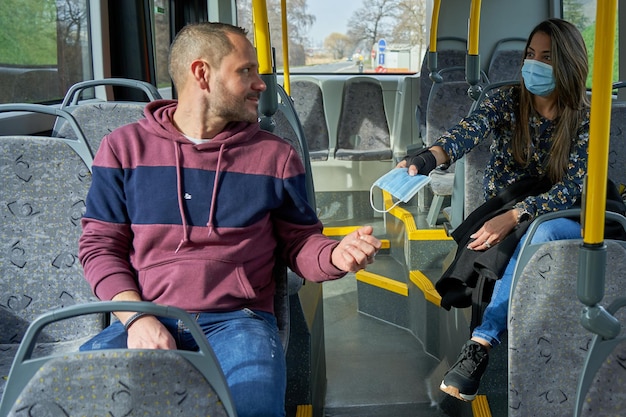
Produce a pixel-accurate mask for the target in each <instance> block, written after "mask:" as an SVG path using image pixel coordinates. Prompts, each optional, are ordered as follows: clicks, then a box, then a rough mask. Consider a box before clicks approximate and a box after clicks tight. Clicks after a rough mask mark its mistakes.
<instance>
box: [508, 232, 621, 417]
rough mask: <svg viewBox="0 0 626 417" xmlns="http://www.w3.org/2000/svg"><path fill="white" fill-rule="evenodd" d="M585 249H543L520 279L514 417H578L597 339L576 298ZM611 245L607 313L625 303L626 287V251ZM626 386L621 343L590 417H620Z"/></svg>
mask: <svg viewBox="0 0 626 417" xmlns="http://www.w3.org/2000/svg"><path fill="white" fill-rule="evenodd" d="M580 243H581V241H580V240H567V241H553V242H548V243H546V244H543V245H542V246H541V247H540V248H539V249H538V250H537V252H536V253H535V254H534V255H533V256H532V257H531V259H530V260H529V261H528V263H527V264H526V266H525V267H524V269H523V270H522V271H521V273H520V275H519V278H518V281H517V285H516V287H515V289H514V293H513V296H512V298H511V305H510V311H509V313H510V314H509V326H508V327H509V330H508V343H509V345H508V346H509V417H515V416H520V417H521V416H539V415H540V416H565V415H573V412H574V407H575V403H576V388H577V384H578V379H579V376H580V373H581V370H582V369H583V364H584V361H585V358H586V356H587V352H588V350H589V344H590V342H591V339H592V336H593V334H592V333H590V332H589V331H588V330H586V329H585V328H583V326H582V325H581V324H580V317H581V312H582V309H583V304H582V303H581V302H580V301H579V300H578V297H577V277H576V274H577V272H576V271H577V268H576V267H575V265H577V263H578V256H579V255H578V247H579V246H580ZM606 243H607V263H606V264H607V271H606V286H605V297H604V299H603V301H602V304H603V305H608V304H609V303H610V302H611V301H613V300H614V299H615V298H616V297H619V296H623V294H624V286H625V285H626V278H625V274H624V271H625V270H626V249H624V247H623V246H622V245H621V244H620V243H618V242H616V241H607V242H606ZM573 266H574V267H573ZM618 318H619V317H618ZM620 320H621V321H622V322H623V320H624V314H622V317H621V319H620ZM625 381H626V345H625V344H624V343H622V345H621V346H620V347H619V348H618V349H616V350H615V351H614V352H613V353H612V354H611V355H610V356H609V358H608V360H607V361H606V362H605V363H604V365H603V368H602V369H601V370H600V372H599V373H598V375H597V377H596V380H595V382H594V384H593V385H592V388H591V389H590V393H589V394H588V396H587V399H586V401H585V404H584V415H588V416H615V415H621V413H623V411H621V410H623V407H624V406H625V405H626V391H624V389H623V387H624V382H625ZM620 407H622V408H620Z"/></svg>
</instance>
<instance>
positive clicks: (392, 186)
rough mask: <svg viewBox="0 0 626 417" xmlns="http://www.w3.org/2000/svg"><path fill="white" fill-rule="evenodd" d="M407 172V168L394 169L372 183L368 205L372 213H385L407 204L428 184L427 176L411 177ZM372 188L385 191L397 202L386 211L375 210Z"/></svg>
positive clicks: (428, 178)
mask: <svg viewBox="0 0 626 417" xmlns="http://www.w3.org/2000/svg"><path fill="white" fill-rule="evenodd" d="M408 171H409V170H408V169H407V168H394V169H392V170H391V171H389V172H388V173H386V174H385V175H383V176H382V177H380V178H378V179H377V180H376V181H375V182H374V184H373V185H372V186H371V187H370V205H371V206H372V209H374V211H377V212H379V213H386V212H388V211H389V210H391V209H392V208H394V207H395V206H397V205H398V204H400V203H408V202H409V200H410V199H411V198H413V196H414V195H415V194H417V192H418V191H419V190H421V189H422V188H423V187H424V186H425V185H426V184H428V183H429V182H430V177H429V176H428V175H420V174H418V175H415V176H411V175H409V174H408ZM374 187H378V188H380V189H381V190H385V191H387V192H388V193H389V194H391V195H392V196H393V197H394V198H395V199H396V200H398V201H397V202H396V203H395V204H394V205H393V206H391V207H390V208H388V209H387V210H380V209H377V208H376V207H374V201H373V191H374Z"/></svg>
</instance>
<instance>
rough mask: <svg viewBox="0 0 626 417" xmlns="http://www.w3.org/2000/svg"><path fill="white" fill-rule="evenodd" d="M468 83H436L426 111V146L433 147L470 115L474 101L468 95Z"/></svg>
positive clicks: (431, 91)
mask: <svg viewBox="0 0 626 417" xmlns="http://www.w3.org/2000/svg"><path fill="white" fill-rule="evenodd" d="M468 88H469V84H468V83H467V82H466V81H443V82H441V83H434V84H433V86H432V88H431V90H430V97H429V99H428V107H427V111H426V136H425V138H424V145H426V146H432V144H433V143H434V142H435V141H436V140H437V139H439V137H440V136H441V135H442V134H443V133H444V132H446V131H447V130H448V129H450V128H451V127H452V126H454V125H455V124H457V123H458V122H459V121H460V120H461V119H462V118H464V117H465V116H467V115H468V113H469V110H470V108H471V107H472V104H473V103H474V100H472V99H471V98H470V97H469V95H468V94H467V90H468Z"/></svg>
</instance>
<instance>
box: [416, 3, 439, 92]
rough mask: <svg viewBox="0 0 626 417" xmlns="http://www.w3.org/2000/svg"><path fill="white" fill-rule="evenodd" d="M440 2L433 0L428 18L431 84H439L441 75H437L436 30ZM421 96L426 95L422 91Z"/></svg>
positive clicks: (429, 74)
mask: <svg viewBox="0 0 626 417" xmlns="http://www.w3.org/2000/svg"><path fill="white" fill-rule="evenodd" d="M440 8H441V0H435V3H434V4H433V14H432V16H431V17H430V46H429V47H428V76H429V77H430V79H431V80H432V81H433V82H441V81H442V79H441V75H439V74H438V73H437V67H438V65H439V64H438V63H437V30H438V27H439V9H440ZM421 94H427V92H424V91H422V93H421Z"/></svg>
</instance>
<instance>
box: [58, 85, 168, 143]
mask: <svg viewBox="0 0 626 417" xmlns="http://www.w3.org/2000/svg"><path fill="white" fill-rule="evenodd" d="M97 86H118V87H126V88H130V89H134V90H139V91H141V92H143V94H144V96H145V97H144V98H146V99H147V101H152V100H158V99H160V98H161V95H160V94H159V92H158V90H157V89H156V87H154V86H153V85H152V84H150V83H147V82H144V81H138V80H130V79H124V78H107V79H102V80H87V81H82V82H79V83H76V84H74V85H73V86H71V87H70V88H69V89H68V91H67V93H66V94H65V98H64V99H63V102H62V103H61V109H63V110H65V111H67V112H69V113H71V114H72V115H73V116H74V118H75V119H76V120H77V121H78V123H79V125H80V126H81V128H82V129H83V132H84V133H85V136H86V137H87V140H88V141H89V145H90V146H91V148H92V149H93V151H94V154H95V153H96V152H97V150H98V148H99V146H100V142H101V141H102V138H103V137H104V136H105V135H107V134H109V133H111V132H112V131H113V130H114V129H116V128H118V127H120V126H123V125H125V124H128V123H132V122H136V121H138V120H140V119H142V118H143V117H144V114H143V110H144V107H145V105H146V103H147V101H139V102H136V101H100V100H86V101H84V102H80V99H81V97H82V95H83V94H84V93H85V91H87V90H89V89H91V88H94V87H97ZM53 136H59V137H65V138H73V137H74V134H73V131H72V130H71V129H69V127H68V126H67V125H66V124H65V123H63V121H62V120H58V121H57V123H55V126H54V128H53Z"/></svg>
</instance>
